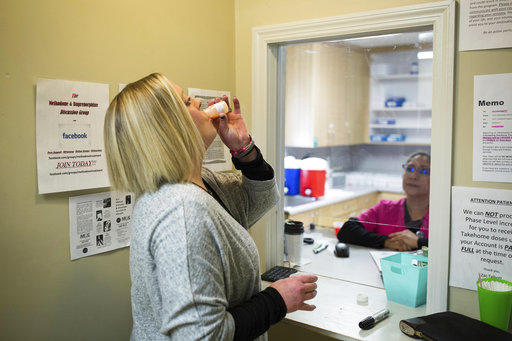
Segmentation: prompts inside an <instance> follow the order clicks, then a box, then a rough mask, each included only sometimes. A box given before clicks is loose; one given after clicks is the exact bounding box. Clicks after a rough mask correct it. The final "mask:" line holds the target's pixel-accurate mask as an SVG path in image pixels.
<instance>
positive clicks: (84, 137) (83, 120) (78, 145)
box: [36, 78, 110, 194]
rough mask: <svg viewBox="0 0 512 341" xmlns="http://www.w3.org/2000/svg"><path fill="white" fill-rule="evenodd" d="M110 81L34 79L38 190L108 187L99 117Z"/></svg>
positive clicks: (46, 191) (105, 106)
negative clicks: (102, 82) (103, 82)
mask: <svg viewBox="0 0 512 341" xmlns="http://www.w3.org/2000/svg"><path fill="white" fill-rule="evenodd" d="M107 106H108V84H98V83H86V82H71V81H65V80H55V79H43V78H40V79H38V80H37V97H36V143H37V178H38V187H39V194H44V193H54V192H63V191H72V190H80V189H87V188H98V187H107V186H109V185H110V183H109V180H108V174H107V168H106V160H105V150H104V143H103V120H104V118H105V112H106V110H107Z"/></svg>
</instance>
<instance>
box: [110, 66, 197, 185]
mask: <svg viewBox="0 0 512 341" xmlns="http://www.w3.org/2000/svg"><path fill="white" fill-rule="evenodd" d="M103 134H104V139H105V152H106V157H107V167H108V173H109V177H110V183H111V185H112V187H113V188H114V189H117V190H124V191H130V192H134V193H135V194H136V195H140V194H142V193H144V192H154V191H156V190H157V189H158V188H159V187H160V186H161V185H162V184H164V183H183V182H186V181H187V180H188V179H189V177H190V175H191V173H192V171H193V169H194V168H195V167H199V166H200V165H201V161H202V159H203V155H204V152H205V148H204V143H203V140H202V138H201V135H200V134H199V131H198V130H197V128H196V126H195V124H194V122H193V121H192V118H191V116H190V114H189V112H188V110H187V108H186V106H185V104H184V103H183V100H182V99H181V97H180V95H179V94H178V93H177V91H176V90H175V88H174V86H173V84H172V83H171V82H170V81H169V80H168V79H167V78H166V77H165V76H163V75H161V74H159V73H153V74H151V75H149V76H147V77H144V78H142V79H140V80H138V81H136V82H134V83H131V84H128V85H127V86H126V87H125V88H124V89H123V90H122V91H121V92H120V93H119V94H117V96H116V97H114V99H113V100H112V102H111V103H110V106H109V107H108V109H107V114H106V116H105V128H104V131H103Z"/></svg>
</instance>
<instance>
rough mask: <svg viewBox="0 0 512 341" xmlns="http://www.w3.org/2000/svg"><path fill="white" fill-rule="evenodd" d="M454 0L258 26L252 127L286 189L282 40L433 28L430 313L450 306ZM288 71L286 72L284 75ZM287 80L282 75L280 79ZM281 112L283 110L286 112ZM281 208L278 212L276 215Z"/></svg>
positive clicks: (270, 219)
mask: <svg viewBox="0 0 512 341" xmlns="http://www.w3.org/2000/svg"><path fill="white" fill-rule="evenodd" d="M455 11H456V4H455V1H453V0H450V1H441V2H433V3H427V4H421V5H414V6H405V7H395V8H389V9H384V10H378V11H370V12H363V13H355V14H349V15H342V16H335V17H328V18H319V19H312V20H304V21H298V22H292V23H284V24H278V25H270V26H263V27H255V28H253V32H252V38H253V40H252V41H253V54H252V77H253V78H252V122H253V124H252V130H253V136H254V137H255V139H257V141H258V146H259V147H260V149H261V150H262V151H263V153H264V154H265V156H266V159H267V161H268V162H269V163H270V164H271V165H272V166H273V167H274V169H275V171H276V179H277V181H278V184H279V186H280V187H281V189H282V186H283V183H284V180H283V174H282V173H283V167H284V165H283V158H284V136H283V134H280V133H279V132H281V131H284V126H283V123H284V122H283V120H284V119H283V118H280V117H279V116H278V115H277V113H278V110H279V111H280V112H283V111H282V109H283V105H284V104H283V103H279V102H278V93H279V92H280V91H282V89H278V82H277V79H278V77H279V76H280V75H278V72H277V70H278V67H277V66H278V63H279V62H283V61H279V60H278V57H279V55H280V54H279V53H278V49H279V44H284V43H289V42H297V41H308V40H309V41H312V40H318V39H322V40H326V39H330V38H334V37H336V38H339V37H349V36H354V35H365V34H373V35H375V34H379V33H385V32H390V31H401V30H407V29H415V28H421V27H432V29H433V35H434V46H433V51H434V65H433V79H432V83H433V84H432V85H433V94H432V95H433V98H434V99H435V102H433V103H432V133H431V136H432V144H431V153H432V162H431V164H432V166H431V174H432V176H431V183H430V184H431V186H430V188H431V192H430V217H429V224H430V225H431V226H435V227H436V228H432V229H431V230H430V231H429V232H430V233H429V240H430V243H429V270H428V278H429V280H428V286H427V313H428V314H430V313H435V312H440V311H446V310H447V305H448V278H449V257H450V222H451V220H450V219H451V216H450V212H451V185H452V183H451V181H452V179H451V174H452V141H453V139H452V121H453V97H454V96H453V93H454V53H455ZM281 76H282V75H281ZM281 83H282V82H281ZM281 116H282V115H281ZM283 201H284V200H283V198H281V200H280V202H279V203H278V204H277V205H276V207H275V209H274V210H272V211H271V212H270V213H269V214H267V215H266V216H265V217H264V218H263V219H262V223H263V225H265V226H266V244H265V250H266V254H265V256H266V259H265V262H264V264H265V266H266V268H267V269H268V268H270V267H272V266H274V265H277V264H279V263H280V262H281V260H282V255H283V233H282V228H278V227H280V226H283V214H282V212H283V205H284V203H283ZM278 213H280V214H278Z"/></svg>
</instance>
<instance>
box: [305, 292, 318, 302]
mask: <svg viewBox="0 0 512 341" xmlns="http://www.w3.org/2000/svg"><path fill="white" fill-rule="evenodd" d="M315 296H316V290H314V291H311V292H308V293H306V294H305V295H304V301H309V300H311V299H313V298H315Z"/></svg>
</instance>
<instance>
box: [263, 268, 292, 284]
mask: <svg viewBox="0 0 512 341" xmlns="http://www.w3.org/2000/svg"><path fill="white" fill-rule="evenodd" d="M296 272H297V270H296V269H294V268H285V267H284V266H279V265H276V266H274V267H273V268H272V269H270V270H268V271H267V272H265V273H264V274H262V275H261V279H262V280H263V281H267V282H275V281H278V280H280V279H284V278H288V277H290V275H291V274H294V273H296Z"/></svg>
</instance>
